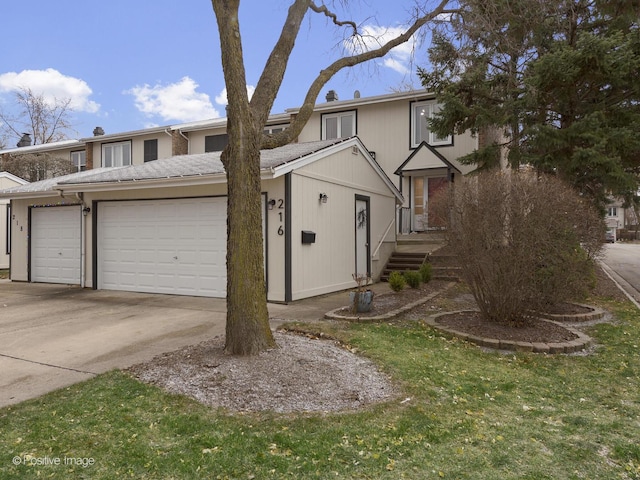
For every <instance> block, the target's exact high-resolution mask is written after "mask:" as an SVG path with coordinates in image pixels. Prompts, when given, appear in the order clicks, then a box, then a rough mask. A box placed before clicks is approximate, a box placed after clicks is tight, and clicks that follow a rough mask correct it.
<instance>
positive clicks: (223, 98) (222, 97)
mask: <svg viewBox="0 0 640 480" xmlns="http://www.w3.org/2000/svg"><path fill="white" fill-rule="evenodd" d="M255 91H256V87H254V86H253V85H247V94H248V95H249V100H251V97H253V92H255ZM216 103H217V104H218V105H224V106H226V105H227V104H228V103H229V100H228V99H227V88H226V87H225V88H223V89H222V91H221V92H220V94H219V95H218V96H216Z"/></svg>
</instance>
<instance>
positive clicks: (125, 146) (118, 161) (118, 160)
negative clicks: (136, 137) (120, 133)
mask: <svg viewBox="0 0 640 480" xmlns="http://www.w3.org/2000/svg"><path fill="white" fill-rule="evenodd" d="M127 165H131V142H118V143H105V144H103V145H102V166H103V167H124V166H127Z"/></svg>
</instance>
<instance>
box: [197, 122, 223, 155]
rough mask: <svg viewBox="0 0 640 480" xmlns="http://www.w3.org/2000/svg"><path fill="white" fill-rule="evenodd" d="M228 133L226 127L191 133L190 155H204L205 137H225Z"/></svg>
mask: <svg viewBox="0 0 640 480" xmlns="http://www.w3.org/2000/svg"><path fill="white" fill-rule="evenodd" d="M226 132H227V129H226V127H216V128H211V129H207V130H197V131H194V132H189V153H204V137H207V136H209V135H223V134H225V133H226Z"/></svg>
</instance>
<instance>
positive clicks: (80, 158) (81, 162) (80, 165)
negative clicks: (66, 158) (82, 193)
mask: <svg viewBox="0 0 640 480" xmlns="http://www.w3.org/2000/svg"><path fill="white" fill-rule="evenodd" d="M71 163H73V166H74V167H75V169H76V171H77V172H84V171H85V170H86V169H87V153H86V152H85V151H84V150H79V151H77V152H71Z"/></svg>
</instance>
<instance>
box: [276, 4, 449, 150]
mask: <svg viewBox="0 0 640 480" xmlns="http://www.w3.org/2000/svg"><path fill="white" fill-rule="evenodd" d="M449 1H450V0H440V3H439V4H438V6H437V7H436V8H434V9H433V10H432V11H431V12H429V13H427V14H426V15H422V16H419V17H417V18H416V19H415V21H414V22H413V24H411V26H410V27H409V28H408V29H407V30H406V31H405V32H404V33H402V34H400V35H398V36H397V37H395V38H393V39H391V40H389V41H388V42H387V43H385V44H384V45H382V46H380V47H379V48H376V49H374V50H369V51H367V52H363V53H360V54H357V55H353V56H350V57H342V58H340V59H338V60H336V61H335V62H333V63H332V64H331V65H329V66H328V67H327V68H325V69H324V70H322V71H321V72H320V74H319V75H318V76H317V77H316V79H315V80H314V81H313V82H312V84H311V86H310V87H309V90H308V91H307V95H306V97H305V99H304V103H303V104H302V107H301V108H300V110H299V111H298V114H297V115H296V117H295V118H294V120H293V121H292V122H291V125H290V126H289V128H287V129H286V130H284V131H283V132H281V133H279V134H277V135H274V136H273V137H271V139H270V140H269V141H268V143H267V145H268V147H267V148H273V147H275V146H280V145H285V144H286V143H289V142H291V141H293V140H294V139H295V138H296V137H297V136H298V135H299V134H300V132H301V131H302V128H303V127H304V126H305V124H306V123H307V121H308V120H309V118H310V117H311V115H312V114H313V110H314V106H315V101H316V98H318V95H319V94H320V90H322V87H324V86H325V85H326V83H327V82H328V81H329V80H330V79H331V78H332V77H333V76H334V75H335V74H336V73H338V72H339V71H340V70H342V69H344V68H348V67H353V66H355V65H358V64H361V63H364V62H367V61H369V60H373V59H375V58H380V57H384V56H385V55H386V54H387V53H389V51H390V50H392V49H393V48H395V47H397V46H398V45H401V44H403V43H405V42H407V41H408V40H409V39H410V38H411V37H412V36H413V35H414V34H415V33H416V32H417V31H418V30H419V29H420V28H422V27H423V26H424V25H425V24H427V23H428V22H430V21H432V20H433V19H434V18H436V17H437V16H438V15H441V14H443V13H453V12H455V10H445V7H446V6H447V4H448V3H449ZM272 145H273V146H272Z"/></svg>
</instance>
